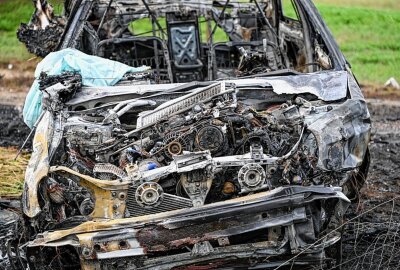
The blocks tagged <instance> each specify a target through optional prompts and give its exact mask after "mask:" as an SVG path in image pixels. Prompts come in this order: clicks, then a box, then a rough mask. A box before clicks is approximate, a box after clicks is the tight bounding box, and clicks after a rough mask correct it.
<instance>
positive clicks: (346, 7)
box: [0, 0, 400, 84]
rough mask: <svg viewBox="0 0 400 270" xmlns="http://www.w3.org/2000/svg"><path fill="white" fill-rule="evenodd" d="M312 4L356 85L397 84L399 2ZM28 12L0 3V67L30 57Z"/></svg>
mask: <svg viewBox="0 0 400 270" xmlns="http://www.w3.org/2000/svg"><path fill="white" fill-rule="evenodd" d="M50 2H52V3H53V2H54V1H51V0H50ZM57 2H58V3H60V0H57ZM315 3H316V5H317V7H318V9H319V10H320V12H321V14H322V16H323V17H324V19H325V21H326V22H327V24H328V26H329V27H330V29H331V30H332V32H333V34H334V36H335V37H336V39H337V41H338V43H339V45H340V47H341V49H342V51H343V52H344V54H345V56H346V57H347V59H348V60H349V62H350V63H351V64H352V66H353V69H354V72H355V73H356V75H357V76H358V78H359V79H360V81H362V82H363V83H375V84H378V83H379V84H382V83H383V82H385V81H386V80H387V79H388V78H389V77H392V76H394V77H396V78H397V79H398V80H400V0H315ZM56 6H58V10H59V8H60V6H59V4H58V5H56ZM56 8H57V7H56ZM32 11H33V7H32V1H31V0H0V63H8V62H11V61H13V60H27V59H29V58H31V57H32V55H30V54H29V53H27V51H26V50H25V48H24V46H23V45H22V44H20V43H19V42H18V40H17V39H16V36H15V33H16V30H17V28H18V26H19V23H20V22H27V21H28V20H29V18H30V16H31V14H32Z"/></svg>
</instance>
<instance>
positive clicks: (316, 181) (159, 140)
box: [40, 82, 350, 224]
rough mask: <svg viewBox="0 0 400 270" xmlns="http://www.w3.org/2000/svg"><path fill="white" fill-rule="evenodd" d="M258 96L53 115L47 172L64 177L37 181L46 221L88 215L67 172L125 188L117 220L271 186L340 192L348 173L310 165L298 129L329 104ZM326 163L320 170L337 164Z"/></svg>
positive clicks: (221, 88)
mask: <svg viewBox="0 0 400 270" xmlns="http://www.w3.org/2000/svg"><path fill="white" fill-rule="evenodd" d="M261 92H264V95H265V89H251V88H248V89H246V88H243V89H240V90H238V89H236V86H235V84H233V83H229V82H227V83H226V82H217V83H207V86H203V87H198V88H195V89H193V90H191V91H189V93H187V94H185V93H184V92H176V93H175V94H174V95H173V96H174V97H175V98H173V99H171V100H169V101H167V100H165V98H161V99H162V100H163V101H162V102H160V99H159V98H160V97H159V96H157V95H154V94H153V96H155V97H154V98H153V99H152V98H151V97H148V98H134V99H128V100H124V101H120V102H116V103H115V102H114V103H111V104H113V105H112V106H110V104H104V105H100V104H101V103H98V105H99V106H98V107H95V108H90V109H84V108H83V107H82V106H81V105H82V104H81V105H77V104H75V105H74V106H73V108H72V109H71V110H68V111H60V112H59V113H58V119H59V120H57V121H60V123H62V124H61V126H60V127H61V130H62V132H60V134H59V135H57V136H59V138H60V139H59V146H58V147H57V149H56V150H55V151H54V153H55V154H54V157H53V159H52V161H51V164H50V165H52V166H54V167H63V168H69V169H70V170H71V171H70V173H66V172H65V170H64V171H63V172H61V171H57V170H55V171H54V172H53V173H51V174H50V175H49V177H48V178H47V179H46V181H43V182H42V184H41V189H40V190H41V192H42V198H47V200H46V201H47V202H46V205H47V207H49V208H48V209H49V212H48V213H47V214H49V213H50V216H51V218H52V219H53V222H54V224H57V223H60V222H62V221H64V220H68V218H71V217H74V216H75V217H76V216H82V217H86V216H88V215H90V214H92V215H93V213H92V212H93V211H94V204H95V198H94V196H93V195H91V192H90V189H86V188H83V187H81V186H80V185H79V179H78V178H77V176H76V175H75V176H74V174H73V173H71V172H74V173H75V174H80V175H85V176H87V177H92V178H94V179H98V180H100V181H104V182H107V181H109V182H110V181H111V182H113V181H121V182H122V181H123V182H128V183H129V188H128V192H127V193H124V192H121V193H119V194H118V196H120V199H121V201H124V202H125V203H126V208H125V212H124V213H123V214H121V215H120V216H119V217H122V215H123V216H124V217H135V216H142V215H146V214H154V213H161V212H165V211H170V210H177V209H183V208H190V207H199V206H202V205H205V204H210V203H215V202H219V201H224V200H227V199H233V198H237V197H242V196H246V195H249V194H252V193H257V192H261V191H267V190H273V189H275V188H277V187H280V186H291V185H298V186H312V185H316V186H324V185H325V186H330V185H334V186H341V185H343V183H344V182H345V181H346V180H347V179H348V178H349V176H350V174H349V173H346V172H345V171H336V172H334V171H331V170H323V169H321V168H318V166H317V163H318V157H319V151H318V145H317V140H316V138H315V136H314V135H313V133H312V132H310V130H308V129H307V126H308V125H310V124H311V123H312V122H314V121H315V120H316V119H318V118H321V117H322V116H323V115H324V114H326V113H328V112H330V111H332V110H333V109H334V108H336V106H337V105H334V104H328V103H325V102H322V101H318V100H317V99H316V98H315V97H313V95H310V94H304V95H302V96H303V97H304V98H303V97H302V96H300V95H298V96H296V95H284V96H279V95H276V94H274V93H273V92H272V91H271V93H270V94H269V96H270V99H269V100H256V99H254V98H255V97H258V96H260V95H261ZM177 96H178V97H177ZM169 98H171V97H169ZM305 98H308V99H310V100H306V99H305ZM285 99H286V101H285ZM49 100H50V101H49V102H48V103H49V104H51V98H50V99H49ZM313 100H314V101H313ZM97 102H98V101H97ZM160 103H161V105H159V104H160ZM49 107H51V105H50V106H49ZM53 107H54V106H53ZM149 108H153V110H148V109H149ZM143 109H145V111H143ZM57 121H56V122H57ZM334 162H338V160H332V161H328V162H326V164H325V165H326V166H327V167H328V168H329V166H338V164H336V165H335V164H333V163H334ZM330 163H332V164H330ZM116 196H117V195H116ZM94 212H96V211H94ZM116 217H118V215H116ZM73 220H75V218H73Z"/></svg>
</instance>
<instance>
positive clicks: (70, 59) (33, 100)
mask: <svg viewBox="0 0 400 270" xmlns="http://www.w3.org/2000/svg"><path fill="white" fill-rule="evenodd" d="M147 69H148V67H145V66H143V67H138V68H134V67H130V66H128V65H125V64H122V63H120V62H116V61H112V60H108V59H104V58H101V57H97V56H92V55H87V54H85V53H83V52H80V51H78V50H75V49H64V50H61V51H57V52H53V53H50V54H49V55H47V56H46V57H45V58H44V59H43V60H42V61H41V62H40V63H39V64H38V65H37V67H36V70H35V78H39V75H40V73H41V72H46V73H47V74H48V75H58V74H61V73H63V72H65V71H76V72H79V73H80V74H81V76H82V83H83V85H84V86H110V85H114V84H116V83H117V82H118V81H119V80H121V78H122V77H123V76H124V74H125V73H127V72H138V71H144V70H147ZM41 107H42V92H41V91H40V90H39V82H38V80H37V79H35V81H34V82H33V84H32V87H31V89H30V90H29V92H28V95H27V96H26V99H25V104H24V110H23V116H24V122H25V123H26V124H27V125H28V126H29V127H30V128H32V127H33V125H34V124H35V122H36V121H37V119H38V118H39V116H40V113H41V111H42V108H41Z"/></svg>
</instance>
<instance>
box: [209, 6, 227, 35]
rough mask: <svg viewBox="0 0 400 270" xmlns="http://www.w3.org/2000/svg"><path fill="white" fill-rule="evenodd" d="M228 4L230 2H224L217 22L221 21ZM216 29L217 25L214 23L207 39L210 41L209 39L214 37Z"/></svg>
mask: <svg viewBox="0 0 400 270" xmlns="http://www.w3.org/2000/svg"><path fill="white" fill-rule="evenodd" d="M229 2H230V0H226V2H225V5H224V7H223V8H222V11H221V14H219V17H218V20H219V21H220V20H221V19H222V16H223V15H224V14H225V10H226V8H227V7H228V4H229ZM217 27H218V23H217V22H215V25H214V28H213V30H212V32H211V34H210V36H209V37H208V39H210V38H211V37H212V36H213V35H214V33H215V31H216V30H217Z"/></svg>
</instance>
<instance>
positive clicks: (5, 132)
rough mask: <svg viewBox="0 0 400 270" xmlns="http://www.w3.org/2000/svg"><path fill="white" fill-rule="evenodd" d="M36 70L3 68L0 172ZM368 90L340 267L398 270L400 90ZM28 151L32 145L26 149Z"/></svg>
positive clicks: (17, 140)
mask: <svg viewBox="0 0 400 270" xmlns="http://www.w3.org/2000/svg"><path fill="white" fill-rule="evenodd" d="M33 66H34V65H32V66H30V67H27V68H26V69H25V70H22V71H21V77H20V78H22V79H20V80H19V83H18V78H16V77H13V76H14V75H13V72H12V69H11V70H10V69H8V67H4V66H3V67H0V77H1V78H0V155H1V156H2V157H3V159H4V160H0V162H1V163H2V164H0V171H2V170H3V167H4V166H9V167H10V166H11V167H12V166H13V163H12V162H11V161H10V160H9V159H10V158H11V156H13V155H12V153H15V152H16V148H9V147H10V146H12V147H17V146H20V145H21V144H22V142H23V140H24V139H25V137H26V136H27V134H28V133H29V129H28V128H27V127H26V126H25V124H24V123H23V121H22V119H21V106H22V104H23V101H24V97H25V95H26V91H27V89H28V88H29V86H30V84H31V82H32V74H33V73H32V72H33V68H32V67H33ZM13 68H14V67H13ZM364 89H365V92H364V93H365V95H366V97H367V98H368V99H367V100H368V104H369V109H370V113H371V118H372V121H373V131H372V138H371V143H370V146H369V148H370V151H371V166H370V170H369V175H368V178H367V181H366V184H365V185H364V187H363V188H362V189H361V191H360V200H358V201H357V202H355V203H353V204H352V205H351V207H350V209H349V211H348V212H347V215H346V223H345V225H344V226H343V227H341V229H342V230H343V232H344V238H343V246H342V253H343V264H342V269H352V270H356V269H398V268H399V264H400V245H399V244H400V154H399V153H400V98H399V97H400V90H397V92H396V90H393V89H383V88H378V87H371V86H369V87H364ZM5 147H6V148H5ZM30 148H31V144H28V145H27V150H28V151H29V149H30ZM4 153H7V155H6V154H4ZM10 153H11V154H10ZM26 159H27V155H25V156H24V157H23V158H22V160H21V162H22V164H26ZM23 166H25V165H23ZM4 168H5V167H4ZM16 174H19V175H18V176H17V175H16V176H15V177H17V178H18V177H19V179H22V174H23V169H22V170H21V169H18V170H17V171H16ZM0 177H1V178H3V177H4V175H1V174H0ZM0 188H3V187H1V186H0ZM0 199H1V197H0Z"/></svg>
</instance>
